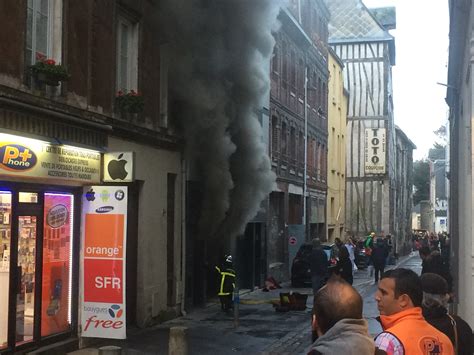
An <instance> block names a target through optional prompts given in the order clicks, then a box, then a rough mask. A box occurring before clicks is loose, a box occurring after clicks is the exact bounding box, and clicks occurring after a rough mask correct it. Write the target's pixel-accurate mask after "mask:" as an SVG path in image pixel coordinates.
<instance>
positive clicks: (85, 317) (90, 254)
mask: <svg viewBox="0 0 474 355" xmlns="http://www.w3.org/2000/svg"><path fill="white" fill-rule="evenodd" d="M105 203H107V204H106V205H105ZM82 204H83V211H82V243H81V245H82V248H83V250H82V264H81V265H82V270H81V290H82V297H81V299H82V304H81V325H82V327H81V329H82V336H83V337H95V338H113V339H125V338H126V328H125V325H126V319H125V314H126V312H125V307H126V304H125V288H126V284H125V282H126V281H125V266H126V258H125V254H126V250H125V246H126V231H127V187H124V186H92V187H87V188H85V189H84V193H83V198H82Z"/></svg>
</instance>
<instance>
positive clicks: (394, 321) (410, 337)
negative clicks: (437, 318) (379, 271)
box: [375, 268, 454, 355]
mask: <svg viewBox="0 0 474 355" xmlns="http://www.w3.org/2000/svg"><path fill="white" fill-rule="evenodd" d="M375 301H376V302H377V308H378V310H379V312H380V322H381V324H382V329H383V331H382V332H381V333H380V334H379V335H377V337H376V338H375V346H376V348H377V349H378V350H379V351H385V352H386V353H387V354H389V355H405V354H406V355H411V354H437V355H452V354H454V349H453V345H452V343H451V341H450V340H449V338H448V337H447V336H446V335H445V334H443V333H442V332H440V331H439V330H438V329H436V328H435V327H433V326H432V325H430V324H429V323H428V322H427V321H426V320H425V319H424V318H423V315H422V309H421V304H422V301H423V291H422V288H421V280H420V277H419V276H418V275H417V274H416V273H415V272H414V271H412V270H409V269H403V268H399V269H394V270H389V271H387V272H386V273H385V274H383V275H382V279H381V280H380V283H379V284H378V289H377V292H376V293H375Z"/></svg>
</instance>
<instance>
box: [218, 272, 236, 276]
mask: <svg viewBox="0 0 474 355" xmlns="http://www.w3.org/2000/svg"><path fill="white" fill-rule="evenodd" d="M221 274H222V275H223V276H232V277H235V274H232V273H230V272H225V271H223V272H221Z"/></svg>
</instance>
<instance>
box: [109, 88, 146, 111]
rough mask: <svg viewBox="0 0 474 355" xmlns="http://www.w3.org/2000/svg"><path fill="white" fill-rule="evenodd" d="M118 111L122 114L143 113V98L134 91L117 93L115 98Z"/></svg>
mask: <svg viewBox="0 0 474 355" xmlns="http://www.w3.org/2000/svg"><path fill="white" fill-rule="evenodd" d="M115 102H116V105H117V108H118V111H120V112H122V113H141V112H142V111H143V106H144V101H143V96H142V95H141V94H139V93H138V92H136V91H135V90H130V91H129V92H127V91H122V90H120V91H118V92H117V96H116V97H115Z"/></svg>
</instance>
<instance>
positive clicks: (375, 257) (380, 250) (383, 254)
mask: <svg viewBox="0 0 474 355" xmlns="http://www.w3.org/2000/svg"><path fill="white" fill-rule="evenodd" d="M387 257H388V248H387V245H386V244H385V241H384V240H383V239H382V238H377V240H376V242H375V245H374V248H373V250H372V255H371V258H372V263H373V264H374V269H375V279H374V284H377V283H378V282H379V277H381V276H382V274H383V272H384V270H385V263H386V261H387Z"/></svg>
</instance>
